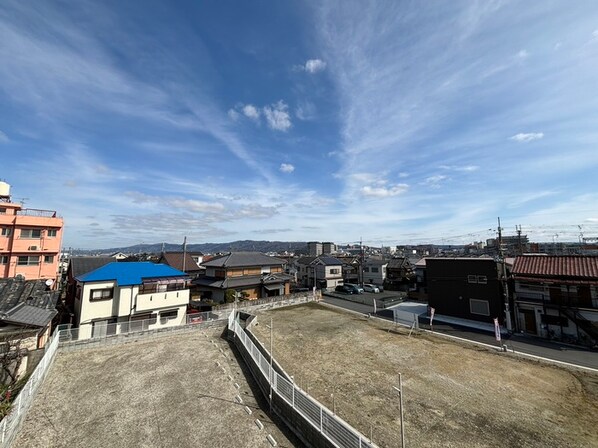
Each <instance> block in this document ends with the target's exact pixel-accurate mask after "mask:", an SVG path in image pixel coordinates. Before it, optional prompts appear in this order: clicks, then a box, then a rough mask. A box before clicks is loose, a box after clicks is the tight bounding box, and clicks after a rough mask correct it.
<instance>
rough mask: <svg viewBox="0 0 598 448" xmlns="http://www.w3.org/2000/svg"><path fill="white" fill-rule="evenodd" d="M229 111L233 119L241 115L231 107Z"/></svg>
mask: <svg viewBox="0 0 598 448" xmlns="http://www.w3.org/2000/svg"><path fill="white" fill-rule="evenodd" d="M227 113H228V117H229V118H230V119H231V120H233V121H237V120H238V119H239V116H240V115H241V114H239V112H237V111H236V110H235V109H229V110H228V112H227Z"/></svg>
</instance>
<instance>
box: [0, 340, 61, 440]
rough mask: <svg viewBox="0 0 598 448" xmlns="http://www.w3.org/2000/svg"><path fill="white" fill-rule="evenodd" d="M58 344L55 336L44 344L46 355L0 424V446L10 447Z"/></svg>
mask: <svg viewBox="0 0 598 448" xmlns="http://www.w3.org/2000/svg"><path fill="white" fill-rule="evenodd" d="M58 344H59V338H58V337H56V336H54V337H53V338H52V339H51V341H48V343H47V344H46V353H45V354H44V356H43V357H42V359H41V361H40V362H39V364H38V365H37V367H36V368H35V370H34V371H33V373H32V374H31V376H30V377H29V380H28V381H27V383H26V384H25V387H23V389H22V390H21V392H20V393H19V395H18V396H17V397H16V398H15V400H14V401H13V406H12V409H11V410H10V413H9V414H8V415H7V416H6V417H4V419H3V420H2V423H0V431H1V432H2V433H1V436H0V446H2V447H5V446H10V444H11V443H12V442H13V440H14V438H15V436H16V434H17V431H18V430H19V427H20V426H21V423H22V421H23V420H24V418H25V415H26V414H27V410H28V409H29V407H30V406H31V402H32V401H33V398H34V397H35V393H36V392H37V389H38V388H39V386H40V385H41V384H42V383H43V381H44V379H45V378H46V374H47V373H48V370H49V368H50V366H51V365H52V362H53V361H54V357H55V355H56V350H57V349H58Z"/></svg>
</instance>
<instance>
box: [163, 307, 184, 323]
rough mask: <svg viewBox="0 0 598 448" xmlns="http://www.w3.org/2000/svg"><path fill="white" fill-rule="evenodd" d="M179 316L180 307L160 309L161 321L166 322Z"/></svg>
mask: <svg viewBox="0 0 598 448" xmlns="http://www.w3.org/2000/svg"><path fill="white" fill-rule="evenodd" d="M178 317H179V310H178V308H175V309H170V310H164V311H160V323H161V324H165V323H167V322H169V321H171V320H174V319H177V318H178Z"/></svg>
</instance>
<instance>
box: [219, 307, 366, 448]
mask: <svg viewBox="0 0 598 448" xmlns="http://www.w3.org/2000/svg"><path fill="white" fill-rule="evenodd" d="M235 315H236V313H235V312H234V311H233V312H231V315H230V317H229V330H231V331H233V332H234V333H235V335H236V336H237V337H238V338H239V340H240V341H241V343H242V344H243V346H244V347H245V348H246V349H247V352H248V353H250V354H251V356H252V358H253V359H254V361H255V363H256V365H257V366H258V367H259V369H260V371H261V372H262V374H263V375H264V377H265V378H266V380H268V382H269V383H270V382H271V384H272V391H273V393H276V394H277V395H278V396H279V397H281V398H282V399H283V400H285V401H286V402H287V403H288V404H289V405H290V406H292V408H293V409H295V410H296V411H297V412H298V413H299V415H301V416H302V417H303V418H304V419H305V420H306V421H308V422H309V423H310V424H311V425H312V426H313V427H315V428H316V429H317V430H318V431H319V432H320V433H321V434H323V435H324V436H325V437H326V438H327V439H328V440H330V441H331V442H332V443H333V444H334V445H335V446H337V447H339V448H366V447H367V448H376V445H375V444H374V443H372V442H371V441H369V440H367V438H366V437H365V436H364V435H363V434H361V433H360V432H359V431H357V430H356V429H354V428H353V427H352V426H350V425H349V424H348V423H346V422H345V421H344V420H342V419H341V418H339V417H338V416H336V415H334V414H333V412H332V411H330V410H329V409H328V408H326V407H324V406H323V405H322V404H320V402H318V401H317V400H315V399H314V398H312V397H311V396H309V395H308V394H307V393H306V392H304V391H303V390H301V389H300V388H299V387H297V386H296V385H295V384H294V383H292V382H290V381H289V380H287V379H286V378H285V377H283V376H282V375H280V374H279V373H278V372H276V371H275V370H274V369H272V371H270V369H271V367H270V359H269V356H268V357H266V356H264V355H263V354H262V352H261V351H260V350H259V349H258V348H257V346H256V345H255V344H254V342H253V341H252V340H251V338H250V337H249V336H248V335H247V333H246V332H245V330H244V329H243V328H242V327H241V325H240V324H239V322H238V321H237V319H236V318H235Z"/></svg>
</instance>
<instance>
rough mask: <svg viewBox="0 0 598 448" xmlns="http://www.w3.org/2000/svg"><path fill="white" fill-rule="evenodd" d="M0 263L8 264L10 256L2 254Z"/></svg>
mask: <svg viewBox="0 0 598 448" xmlns="http://www.w3.org/2000/svg"><path fill="white" fill-rule="evenodd" d="M0 264H8V257H7V256H6V255H2V256H0Z"/></svg>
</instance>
